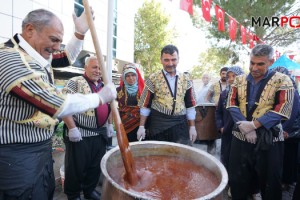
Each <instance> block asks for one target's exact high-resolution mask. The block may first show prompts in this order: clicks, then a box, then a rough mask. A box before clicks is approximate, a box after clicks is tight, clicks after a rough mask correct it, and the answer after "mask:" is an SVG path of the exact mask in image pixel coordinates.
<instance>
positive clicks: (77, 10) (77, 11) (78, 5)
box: [74, 0, 84, 17]
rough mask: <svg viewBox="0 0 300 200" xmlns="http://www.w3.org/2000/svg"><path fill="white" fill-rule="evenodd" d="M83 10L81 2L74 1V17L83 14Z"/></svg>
mask: <svg viewBox="0 0 300 200" xmlns="http://www.w3.org/2000/svg"><path fill="white" fill-rule="evenodd" d="M83 10H84V7H83V4H82V0H75V1H74V11H75V14H76V16H77V17H78V16H80V15H81V13H82V12H83Z"/></svg>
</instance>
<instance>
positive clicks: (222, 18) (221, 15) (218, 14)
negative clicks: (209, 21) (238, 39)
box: [215, 5, 225, 31]
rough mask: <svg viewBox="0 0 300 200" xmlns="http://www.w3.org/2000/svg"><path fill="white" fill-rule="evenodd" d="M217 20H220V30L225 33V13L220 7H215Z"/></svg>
mask: <svg viewBox="0 0 300 200" xmlns="http://www.w3.org/2000/svg"><path fill="white" fill-rule="evenodd" d="M215 12H216V18H217V20H218V30H219V31H225V26H224V21H225V12H224V10H223V9H222V8H220V7H219V6H218V5H216V6H215Z"/></svg>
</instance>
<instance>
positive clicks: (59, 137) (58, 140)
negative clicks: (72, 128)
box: [52, 121, 64, 148]
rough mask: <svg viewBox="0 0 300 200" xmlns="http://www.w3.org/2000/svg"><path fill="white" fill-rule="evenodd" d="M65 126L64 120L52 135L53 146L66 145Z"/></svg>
mask: <svg viewBox="0 0 300 200" xmlns="http://www.w3.org/2000/svg"><path fill="white" fill-rule="evenodd" d="M63 126H64V122H63V121H62V122H60V123H59V124H58V126H57V128H56V130H55V132H54V134H53V137H52V147H53V148H56V147H64V143H63Z"/></svg>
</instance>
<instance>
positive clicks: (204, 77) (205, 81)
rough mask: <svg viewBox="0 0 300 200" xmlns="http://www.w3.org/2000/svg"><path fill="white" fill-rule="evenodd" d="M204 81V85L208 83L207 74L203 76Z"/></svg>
mask: <svg viewBox="0 0 300 200" xmlns="http://www.w3.org/2000/svg"><path fill="white" fill-rule="evenodd" d="M202 82H203V84H204V85H207V84H208V82H209V77H208V76H207V75H203V76H202Z"/></svg>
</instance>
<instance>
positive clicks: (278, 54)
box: [275, 50, 281, 60]
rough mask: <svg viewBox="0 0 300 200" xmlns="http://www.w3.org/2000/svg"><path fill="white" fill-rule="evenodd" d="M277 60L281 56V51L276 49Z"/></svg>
mask: <svg viewBox="0 0 300 200" xmlns="http://www.w3.org/2000/svg"><path fill="white" fill-rule="evenodd" d="M275 56H276V60H277V59H278V58H279V57H280V56H281V53H280V52H279V51H277V50H276V51H275Z"/></svg>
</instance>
